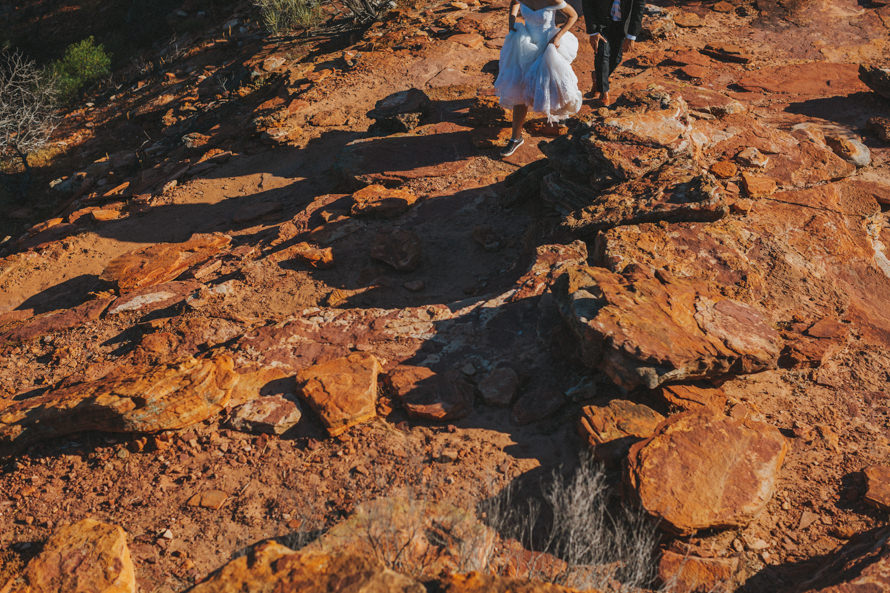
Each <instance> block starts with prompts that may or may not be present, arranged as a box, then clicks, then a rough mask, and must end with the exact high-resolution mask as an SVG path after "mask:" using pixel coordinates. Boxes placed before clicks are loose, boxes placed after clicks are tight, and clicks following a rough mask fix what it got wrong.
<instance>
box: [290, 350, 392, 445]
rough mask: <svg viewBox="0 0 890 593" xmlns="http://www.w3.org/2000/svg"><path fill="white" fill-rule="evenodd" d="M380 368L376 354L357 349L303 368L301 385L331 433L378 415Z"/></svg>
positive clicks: (302, 391) (333, 434)
mask: <svg viewBox="0 0 890 593" xmlns="http://www.w3.org/2000/svg"><path fill="white" fill-rule="evenodd" d="M380 370H381V369H380V362H378V360H377V359H376V358H375V357H374V356H373V355H371V354H367V353H364V352H354V353H352V354H350V355H348V356H346V357H344V358H337V359H334V360H329V361H328V362H322V363H319V364H316V365H313V366H311V367H309V368H308V369H306V370H303V371H300V372H299V373H297V389H298V390H299V393H300V396H301V397H302V398H303V399H304V400H306V403H308V404H309V406H310V407H311V408H312V409H313V410H314V411H315V413H316V414H318V416H319V418H320V419H321V421H322V424H324V426H325V428H327V431H328V433H329V434H330V435H331V436H336V435H338V434H341V433H343V432H345V431H346V430H348V429H349V428H350V427H352V426H355V425H357V424H361V423H362V422H365V421H367V420H370V419H371V418H374V417H375V416H376V415H377V375H378V374H379V373H380Z"/></svg>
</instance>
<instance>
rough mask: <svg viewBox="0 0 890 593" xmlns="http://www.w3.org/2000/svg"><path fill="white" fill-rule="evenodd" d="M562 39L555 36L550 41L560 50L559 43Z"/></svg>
mask: <svg viewBox="0 0 890 593" xmlns="http://www.w3.org/2000/svg"><path fill="white" fill-rule="evenodd" d="M561 37H562V36H561V35H554V36H553V38H552V39H551V40H550V43H552V44H553V47H555V48H559V42H560V40H561Z"/></svg>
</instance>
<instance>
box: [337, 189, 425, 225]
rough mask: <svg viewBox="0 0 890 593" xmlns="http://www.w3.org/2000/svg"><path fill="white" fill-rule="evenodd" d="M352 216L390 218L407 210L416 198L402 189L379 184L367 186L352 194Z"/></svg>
mask: <svg viewBox="0 0 890 593" xmlns="http://www.w3.org/2000/svg"><path fill="white" fill-rule="evenodd" d="M352 201H353V204H352V208H351V210H350V212H351V213H352V215H353V216H381V217H384V218H391V217H393V216H398V215H399V214H402V213H403V212H405V210H407V209H408V208H409V207H410V206H411V205H412V204H414V202H416V201H417V196H416V195H414V194H413V193H411V192H410V191H407V190H404V189H391V188H388V187H386V186H383V185H380V184H374V185H369V186H367V187H365V188H362V189H360V190H359V191H357V192H355V193H354V194H352Z"/></svg>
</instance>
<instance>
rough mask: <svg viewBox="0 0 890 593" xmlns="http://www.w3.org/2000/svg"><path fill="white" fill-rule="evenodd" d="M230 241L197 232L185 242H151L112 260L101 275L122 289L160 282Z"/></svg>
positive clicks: (226, 245) (200, 260)
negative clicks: (149, 244) (153, 243)
mask: <svg viewBox="0 0 890 593" xmlns="http://www.w3.org/2000/svg"><path fill="white" fill-rule="evenodd" d="M230 242H231V239H230V238H229V237H228V236H226V235H220V234H213V235H195V236H193V237H192V238H191V239H189V240H188V241H185V242H184V243H159V244H157V245H151V246H149V247H145V248H143V249H138V250H136V251H131V252H130V253H125V254H124V255H121V256H120V257H117V258H115V259H113V260H111V262H110V263H109V264H108V266H106V268H105V271H103V272H102V275H101V278H102V280H105V281H108V282H113V283H114V284H115V285H116V286H117V288H118V289H120V290H121V291H130V290H134V289H136V288H143V287H146V286H152V285H154V284H161V283H162V282H168V281H170V280H173V279H175V278H176V277H177V276H179V275H180V274H182V273H183V272H185V271H186V270H188V269H189V268H191V267H192V266H195V265H197V264H200V263H202V262H204V261H206V260H208V259H210V258H211V257H213V256H214V255H216V254H217V253H219V252H220V251H222V250H223V249H225V248H226V247H228V245H229V243H230Z"/></svg>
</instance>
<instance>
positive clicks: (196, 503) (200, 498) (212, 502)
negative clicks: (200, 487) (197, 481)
mask: <svg viewBox="0 0 890 593" xmlns="http://www.w3.org/2000/svg"><path fill="white" fill-rule="evenodd" d="M228 499H229V495H228V494H226V493H225V492H223V491H222V490H205V491H204V492H199V493H197V494H195V495H194V496H192V497H191V498H190V499H189V500H188V505H189V506H190V507H201V508H204V509H212V510H214V511H218V510H219V509H221V508H222V507H223V505H224V504H226V501H227V500H228ZM168 533H169V534H170V537H168V538H167V539H173V533H172V532H171V531H170V530H169V529H168V530H167V531H165V532H164V534H163V535H161V537H167V535H166V534H168Z"/></svg>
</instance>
